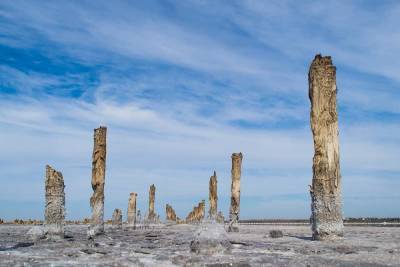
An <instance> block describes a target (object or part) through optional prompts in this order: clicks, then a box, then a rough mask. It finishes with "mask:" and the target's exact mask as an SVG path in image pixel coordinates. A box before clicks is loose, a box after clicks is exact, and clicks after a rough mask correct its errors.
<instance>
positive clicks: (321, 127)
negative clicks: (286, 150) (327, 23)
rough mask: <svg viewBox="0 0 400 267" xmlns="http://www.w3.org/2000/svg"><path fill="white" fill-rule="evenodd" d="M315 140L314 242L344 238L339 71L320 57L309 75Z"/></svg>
mask: <svg viewBox="0 0 400 267" xmlns="http://www.w3.org/2000/svg"><path fill="white" fill-rule="evenodd" d="M308 82H309V98H310V101H311V113H310V116H311V129H312V133H313V138H314V150H315V151H314V158H313V179H312V185H311V188H310V194H311V201H312V203H311V213H312V214H311V222H312V232H313V239H316V240H324V239H332V238H335V237H339V236H343V216H342V198H341V175H340V162H339V129H338V114H337V100H336V95H337V88H336V67H335V66H334V65H333V64H332V59H331V57H329V56H327V57H322V56H321V55H316V56H315V58H314V60H313V61H312V63H311V66H310V71H309V73H308Z"/></svg>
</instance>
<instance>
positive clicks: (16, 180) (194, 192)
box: [0, 0, 400, 219]
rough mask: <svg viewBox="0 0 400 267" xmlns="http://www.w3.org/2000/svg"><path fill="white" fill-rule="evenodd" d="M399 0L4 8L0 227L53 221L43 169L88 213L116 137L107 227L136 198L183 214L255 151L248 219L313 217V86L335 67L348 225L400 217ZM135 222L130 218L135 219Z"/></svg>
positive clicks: (225, 196)
mask: <svg viewBox="0 0 400 267" xmlns="http://www.w3.org/2000/svg"><path fill="white" fill-rule="evenodd" d="M398 14H400V3H399V2H398V1H318V2H316V1H301V3H300V2H299V1H282V0H280V1H245V0H243V1H200V0H199V1H96V2H93V1H64V2H61V1H2V2H1V3H0V55H1V57H0V147H1V153H0V184H1V186H0V217H1V218H5V219H13V218H16V217H18V218H43V212H44V173H45V165H46V164H50V165H52V166H53V167H54V168H56V169H57V170H60V171H62V173H63V175H64V180H65V184H66V201H67V216H68V219H77V218H83V217H88V216H89V215H90V208H89V197H90V195H91V186H90V179H91V153H92V146H93V143H92V142H93V140H92V138H93V137H92V134H93V129H94V128H96V127H98V126H99V125H106V126H108V155H107V172H106V204H105V205H106V206H105V207H106V217H111V214H112V211H113V209H114V208H121V209H123V210H124V211H125V212H126V207H127V201H128V197H129V193H130V192H137V193H138V205H139V208H140V209H141V210H142V211H145V210H146V206H147V199H148V187H149V185H150V184H152V183H154V184H156V187H157V191H156V209H157V212H159V213H160V214H161V216H162V217H164V216H165V204H166V203H169V204H171V205H172V206H173V207H174V208H175V209H176V211H177V214H178V216H179V217H185V216H186V215H187V213H188V212H189V211H190V210H191V209H192V207H193V206H194V205H195V204H197V202H199V201H200V200H201V199H208V179H209V177H210V175H212V172H213V171H214V170H216V171H217V176H218V191H219V192H218V193H219V200H220V201H219V209H220V210H221V211H222V212H223V213H224V214H225V215H226V216H227V213H228V205H229V193H230V192H229V191H230V164H231V161H230V155H231V153H232V152H239V151H241V152H243V154H244V159H243V173H242V188H241V217H242V218H308V217H309V214H310V200H309V194H308V185H309V184H310V183H311V178H312V165H311V164H312V156H313V143H312V136H311V131H310V127H309V109H310V104H309V100H308V84H307V73H308V67H309V64H310V62H311V61H312V59H313V57H314V56H315V54H317V53H322V54H323V55H330V56H332V58H333V61H334V64H335V65H336V66H337V85H338V88H339V95H338V105H339V123H340V149H341V167H342V177H343V202H344V215H345V216H346V217H358V216H388V217H389V216H391V217H394V216H397V217H398V216H400V207H399V203H400V190H399V189H400V164H399V162H400V153H399V151H400V142H399V141H400V104H399V102H400V94H399V93H400V52H399V47H400V28H399V27H398V25H400V17H399V16H398ZM124 214H125V213H124Z"/></svg>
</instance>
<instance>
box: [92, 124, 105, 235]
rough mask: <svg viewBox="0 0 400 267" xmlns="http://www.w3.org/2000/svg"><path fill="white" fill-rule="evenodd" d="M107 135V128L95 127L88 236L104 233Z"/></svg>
mask: <svg viewBox="0 0 400 267" xmlns="http://www.w3.org/2000/svg"><path fill="white" fill-rule="evenodd" d="M106 135H107V128H106V127H100V128H97V129H94V146H93V162H92V189H93V195H92V197H91V198H90V206H91V208H92V220H91V225H90V227H89V232H88V236H89V237H93V236H95V235H99V234H102V233H104V184H105V174H106Z"/></svg>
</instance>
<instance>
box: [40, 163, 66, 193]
mask: <svg viewBox="0 0 400 267" xmlns="http://www.w3.org/2000/svg"><path fill="white" fill-rule="evenodd" d="M45 184H46V195H47V194H52V195H54V193H60V194H63V195H64V187H65V185H64V178H63V176H62V173H61V172H58V171H56V170H55V169H53V168H52V167H51V166H50V165H46V181H45ZM50 187H51V189H50ZM54 190H56V191H58V192H56V191H54Z"/></svg>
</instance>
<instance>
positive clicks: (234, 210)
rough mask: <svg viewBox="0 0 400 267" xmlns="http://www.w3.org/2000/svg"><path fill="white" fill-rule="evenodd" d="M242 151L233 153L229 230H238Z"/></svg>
mask: <svg viewBox="0 0 400 267" xmlns="http://www.w3.org/2000/svg"><path fill="white" fill-rule="evenodd" d="M242 159H243V155H242V153H233V154H232V171H231V173H232V185H231V207H230V211H229V227H228V231H229V232H238V231H239V228H238V226H237V223H238V222H239V212H240V176H241V175H242Z"/></svg>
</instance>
